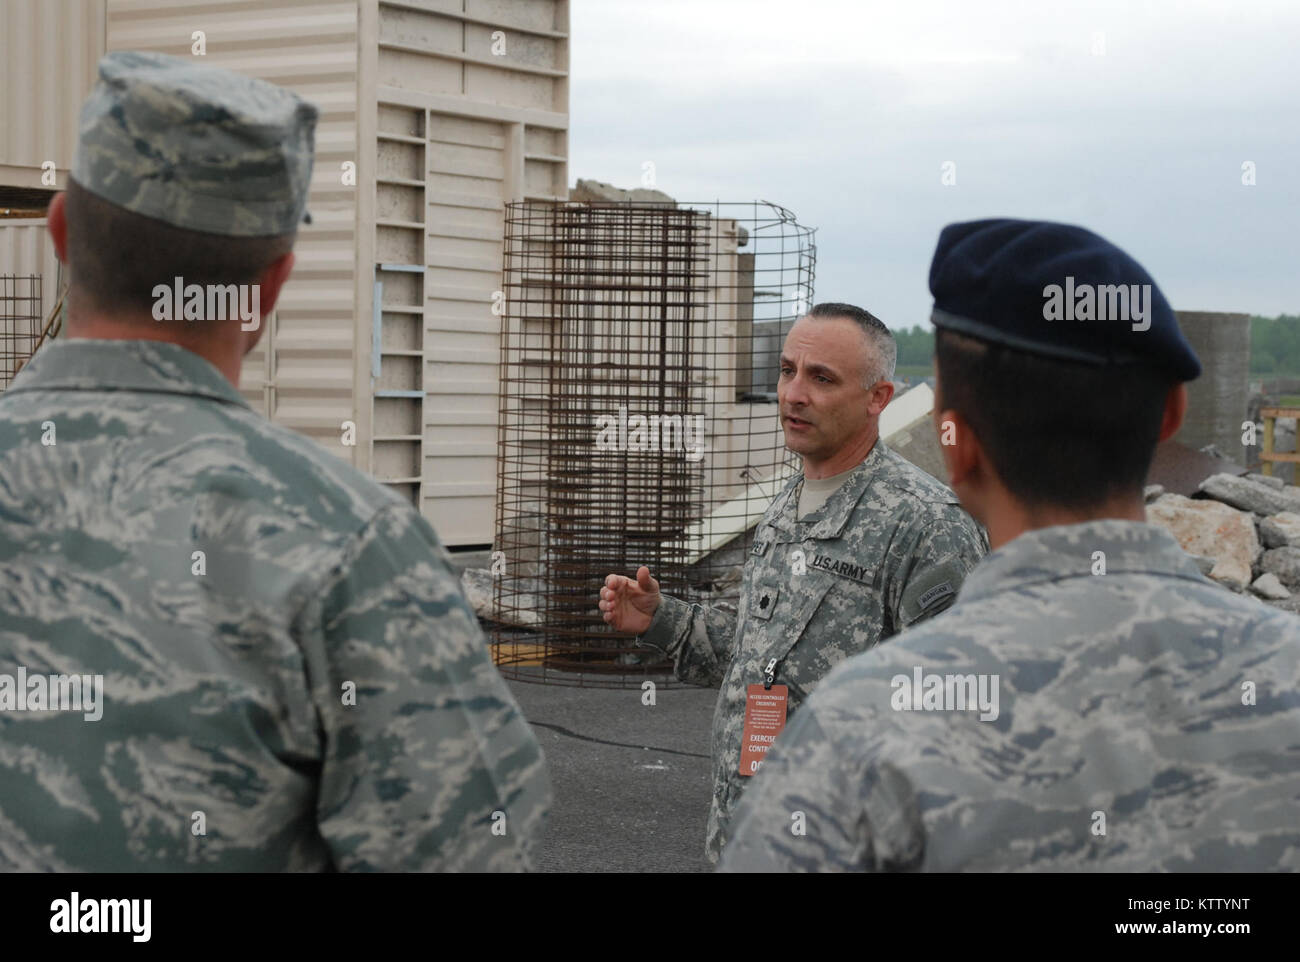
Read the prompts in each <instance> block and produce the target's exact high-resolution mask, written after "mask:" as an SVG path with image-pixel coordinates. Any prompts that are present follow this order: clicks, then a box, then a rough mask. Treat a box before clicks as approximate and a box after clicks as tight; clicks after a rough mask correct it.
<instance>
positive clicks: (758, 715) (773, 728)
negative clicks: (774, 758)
mask: <svg viewBox="0 0 1300 962" xmlns="http://www.w3.org/2000/svg"><path fill="white" fill-rule="evenodd" d="M789 694H790V690H789V689H788V688H786V686H785V685H773V686H772V687H771V688H764V687H763V686H762V685H750V686H749V688H748V689H747V690H746V693H745V730H744V732H742V733H741V736H740V774H742V775H747V776H748V775H753V774H755V773H756V772H757V771H758V766H759V765H761V764H763V759H764V758H765V757H766V756H767V750H768V749H769V748H771V747H772V743H773V742H774V741H776V736H777V735H779V734H781V729H782V728H784V727H785V709H786V705H787V704H788V703H789Z"/></svg>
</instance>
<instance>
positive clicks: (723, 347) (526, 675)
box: [491, 201, 816, 687]
mask: <svg viewBox="0 0 1300 962" xmlns="http://www.w3.org/2000/svg"><path fill="white" fill-rule="evenodd" d="M815 260H816V249H815V246H814V231H813V230H812V229H810V228H807V227H804V226H802V225H800V224H799V223H798V222H797V221H796V220H795V219H794V217H793V215H791V213H790V212H789V211H787V210H785V209H784V208H781V207H779V206H777V205H775V204H771V203H768V202H766V201H754V202H748V203H724V202H720V201H717V202H712V203H706V204H684V203H676V204H671V203H670V204H648V203H635V202H624V203H575V202H541V201H525V202H519V203H512V204H509V205H507V208H506V231H505V269H504V285H503V286H504V290H503V292H502V293H503V294H504V300H503V302H502V326H501V394H500V398H501V407H500V417H499V421H498V430H499V445H500V446H499V468H498V483H497V502H496V504H497V524H496V541H495V543H494V545H493V549H494V550H493V554H492V569H491V576H492V587H493V591H492V595H493V604H494V612H493V615H494V628H493V631H492V643H493V653H494V658H495V660H496V662H497V665H498V667H499V668H500V670H501V671H502V673H503V674H505V675H507V676H508V677H512V678H519V679H523V680H531V681H542V682H550V683H560V684H577V685H595V686H603V687H622V686H625V685H640V684H641V683H642V682H643V680H644V679H645V678H646V677H647V676H651V675H665V676H666V673H667V672H669V671H670V670H671V665H670V664H668V662H667V661H666V660H665V657H664V655H663V654H662V653H661V652H655V651H654V650H653V649H648V648H644V647H637V646H636V645H635V644H634V639H633V637H632V636H630V635H627V634H623V633H618V632H615V631H614V630H613V629H612V628H611V627H610V626H609V625H607V624H605V622H604V621H603V619H602V617H601V614H600V612H599V610H598V608H597V602H598V600H599V591H600V588H601V586H602V585H603V584H604V580H605V577H606V575H608V574H610V573H619V574H627V575H631V576H634V575H635V572H636V569H637V567H638V566H639V565H642V564H644V565H648V566H649V568H650V571H651V574H653V575H654V576H655V577H656V578H657V579H658V580H659V583H660V587H661V590H662V591H663V592H664V593H666V594H670V595H673V596H675V597H678V598H681V599H683V600H685V601H688V602H699V603H709V604H717V603H726V602H733V603H734V601H735V599H736V596H737V594H738V592H739V581H740V571H741V567H742V566H743V564H744V560H745V555H746V552H747V550H748V548H747V545H748V542H747V537H750V538H752V531H751V529H752V528H753V526H754V525H755V524H756V523H757V521H758V519H759V518H760V517H761V516H762V514H763V512H764V510H766V508H767V506H768V504H769V503H770V502H771V500H772V498H773V497H774V496H775V494H776V493H777V492H778V491H779V490H780V488H781V486H782V485H783V484H784V483H785V482H786V481H788V480H789V478H790V477H791V475H792V474H793V473H794V472H795V471H796V470H797V459H796V458H795V457H794V455H793V454H791V453H790V452H788V451H787V450H786V449H785V446H784V440H783V435H782V431H781V426H780V419H779V417H778V412H777V404H776V379H777V375H778V370H777V368H778V358H779V353H780V349H781V344H782V341H783V340H784V337H785V334H786V332H787V331H788V330H789V328H790V326H791V325H792V324H793V322H794V321H795V319H797V318H798V317H799V316H800V315H801V314H802V313H804V312H806V311H807V309H808V307H809V305H810V304H811V303H812V293H813V277H814V267H815ZM661 683H664V684H667V683H670V679H669V678H667V677H664V678H663V679H662V681H661Z"/></svg>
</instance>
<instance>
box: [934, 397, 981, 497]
mask: <svg viewBox="0 0 1300 962" xmlns="http://www.w3.org/2000/svg"><path fill="white" fill-rule="evenodd" d="M934 425H935V430H936V431H938V433H939V453H940V454H942V455H943V463H944V467H946V468H947V469H948V486H949V487H950V488H952V489H953V490H954V491H956V490H957V486H958V485H959V484H962V483H963V482H965V481H967V480H968V479H970V478H971V477H972V476H973V475H974V474H975V472H976V470H977V469H978V468H979V466H980V463H981V462H982V461H983V459H984V451H983V449H982V448H981V447H980V443H979V439H978V438H976V437H975V432H973V431H972V430H971V429H970V425H969V424H967V423H966V419H965V418H963V417H962V416H961V415H960V414H958V413H957V412H956V411H953V410H951V409H948V410H943V411H938V412H936V413H935V416H934Z"/></svg>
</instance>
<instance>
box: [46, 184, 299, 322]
mask: <svg viewBox="0 0 1300 962" xmlns="http://www.w3.org/2000/svg"><path fill="white" fill-rule="evenodd" d="M64 210H65V212H66V217H67V222H68V245H67V256H68V278H69V288H70V290H69V293H70V296H71V298H72V301H73V303H74V304H76V305H77V306H78V307H79V308H80V307H85V308H89V309H92V310H97V311H102V312H104V313H106V314H110V315H126V314H136V313H140V312H150V311H151V310H152V307H153V303H154V300H155V298H154V295H153V289H154V287H155V286H156V285H158V284H169V285H170V284H171V283H172V279H173V278H175V277H181V278H184V281H185V283H186V284H201V285H210V284H223V285H224V284H252V283H254V282H255V281H256V280H257V278H258V276H259V275H260V274H261V273H262V271H264V270H266V268H267V267H269V266H270V265H271V264H272V263H273V262H274V261H275V260H276V259H277V258H279V257H281V256H283V255H284V254H287V253H288V252H289V251H291V250H292V249H293V242H294V239H295V237H296V235H295V234H281V235H278V236H274V237H223V236H220V235H217V234H204V233H200V232H198V231H192V230H185V229H183V228H180V227H173V226H172V225H171V224H168V223H165V222H163V221H160V220H155V219H154V218H152V217H145V216H144V215H142V214H136V213H134V212H132V211H129V210H126V209H125V208H122V207H119V206H117V205H116V204H113V203H110V202H109V201H106V200H104V199H103V198H102V197H99V196H97V195H95V194H92V193H91V192H90V191H88V190H86V189H85V188H84V187H82V186H81V185H80V184H78V183H77V182H76V181H74V180H71V179H70V180H69V181H68V190H67V197H66V199H65V201H64Z"/></svg>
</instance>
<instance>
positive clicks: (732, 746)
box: [599, 304, 988, 861]
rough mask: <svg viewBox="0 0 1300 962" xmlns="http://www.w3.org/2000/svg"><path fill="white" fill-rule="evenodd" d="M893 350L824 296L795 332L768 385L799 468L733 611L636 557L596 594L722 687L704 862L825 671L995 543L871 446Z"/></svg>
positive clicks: (924, 479) (922, 606)
mask: <svg viewBox="0 0 1300 962" xmlns="http://www.w3.org/2000/svg"><path fill="white" fill-rule="evenodd" d="M896 353H897V351H896V346H895V344H894V339H893V336H892V335H891V334H890V333H889V329H888V328H886V327H885V326H884V325H883V324H882V323H881V322H880V321H879V320H877V319H876V318H875V317H873V316H872V315H871V314H869V313H867V312H866V311H864V310H862V309H860V308H857V307H853V306H852V305H848V304H818V305H816V306H815V307H814V308H813V309H812V311H811V312H809V315H808V316H807V317H803V318H800V319H799V320H798V321H797V322H796V323H795V325H794V327H793V328H792V329H791V331H790V334H789V336H788V337H787V338H786V342H785V345H784V348H783V350H782V354H781V359H780V364H781V375H780V380H779V382H778V392H777V393H778V400H779V404H780V415H781V423H782V427H783V429H784V432H785V440H786V445H787V446H788V447H789V448H790V449H791V450H793V451H795V452H796V453H798V454H800V455H801V456H802V458H803V473H802V474H801V475H799V476H797V477H795V478H793V479H792V480H791V481H790V483H789V484H787V485H786V486H785V488H784V489H783V490H782V491H781V492H780V493H779V494H778V495H777V497H776V498H775V500H773V502H772V504H771V506H770V507H769V508H768V510H767V512H766V513H765V514H764V516H763V518H762V520H761V521H760V522H759V524H758V527H757V529H756V531H755V535H754V542H753V547H752V549H751V554H750V557H749V558H748V560H747V563H746V564H745V570H744V574H743V577H742V581H741V591H740V598H739V611H738V613H737V612H732V611H726V610H723V609H722V608H721V607H716V606H715V607H709V608H705V607H702V606H699V605H688V604H686V603H684V602H682V601H679V600H677V599H675V598H670V597H668V596H665V595H661V594H660V593H659V585H658V583H657V582H656V581H655V579H654V578H653V577H651V574H650V571H649V569H648V568H646V567H644V566H643V567H642V568H640V569H639V570H638V571H637V574H636V578H635V579H633V578H628V577H625V576H622V575H613V574H612V575H610V576H609V577H608V578H606V582H605V587H604V588H602V589H601V592H600V597H601V600H600V602H599V607H600V609H601V611H602V613H603V617H604V619H605V621H606V622H608V623H610V624H612V625H613V626H614V627H616V628H618V629H619V630H623V631H634V632H638V633H640V636H641V637H640V643H641V644H643V645H646V646H651V647H657V648H659V649H661V650H663V651H664V652H665V653H667V654H668V655H669V656H671V657H672V658H673V661H674V668H675V672H676V674H677V677H679V678H681V679H682V680H684V681H688V682H693V683H695V684H699V685H708V686H714V687H717V686H720V687H721V691H720V692H719V695H718V702H717V707H716V709H715V710H714V716H713V752H712V754H713V801H712V805H711V807H710V810H709V818H708V829H707V840H706V856H707V857H708V858H709V859H710V861H717V858H718V853H719V852H720V850H721V848H722V845H723V844H724V842H725V840H726V837H727V823H728V818H729V816H730V814H731V812H732V810H733V809H734V807H735V805H736V801H737V799H738V798H739V797H740V794H741V792H742V790H743V789H744V787H745V785H746V783H747V782H748V781H749V780H750V778H751V777H752V776H753V774H754V773H755V772H756V771H757V770H758V767H759V765H760V764H761V763H762V761H763V757H764V753H765V752H766V750H767V748H768V746H769V745H770V744H771V743H772V739H773V738H774V737H775V735H776V733H777V732H779V731H780V728H781V725H783V724H784V723H785V720H786V719H787V718H788V717H790V716H791V715H794V714H795V712H796V711H798V710H799V706H800V705H801V704H803V702H804V701H805V699H807V698H808V696H809V695H810V694H811V693H812V692H813V690H814V689H815V688H816V687H817V685H818V684H819V682H820V681H821V680H822V678H823V677H824V676H825V675H826V674H827V673H829V672H830V670H831V669H832V668H834V667H835V666H836V665H837V664H839V663H840V662H842V661H844V660H845V659H846V658H848V657H849V656H850V655H854V654H857V653H859V652H863V651H866V650H868V649H870V648H873V647H875V646H876V645H877V644H879V643H880V642H881V641H883V640H885V639H888V638H890V637H892V636H893V635H895V634H897V633H898V632H899V631H902V630H903V629H904V628H907V627H908V626H910V625H913V624H916V623H918V622H921V621H924V620H925V619H927V618H930V617H932V616H933V615H935V614H937V613H939V612H941V611H943V610H944V609H945V608H947V607H948V606H949V605H951V604H952V602H953V600H954V599H955V598H956V596H957V590H958V589H959V588H960V586H961V583H962V580H963V579H964V578H965V577H966V573H967V572H968V571H970V569H971V568H973V567H974V566H975V564H976V562H978V561H979V559H980V558H981V557H982V556H983V554H984V553H985V551H987V550H988V541H987V538H986V536H985V534H984V532H983V530H982V529H981V528H980V527H979V525H977V524H976V523H975V522H974V521H973V520H972V519H971V517H970V516H969V515H968V514H966V512H965V511H963V510H962V509H961V507H960V506H959V505H958V503H957V499H956V497H955V496H954V495H953V493H952V491H950V490H949V489H948V488H946V487H945V486H944V485H943V484H941V483H940V482H938V481H936V480H935V479H934V478H932V477H930V476H929V475H928V474H926V473H924V472H923V471H921V470H920V469H919V468H917V467H915V466H913V465H912V464H911V463H909V462H908V461H906V460H904V459H903V458H902V457H900V456H899V455H898V454H896V453H894V452H893V451H891V450H889V448H888V447H886V446H885V444H884V442H883V441H882V440H880V437H879V419H880V412H881V411H882V410H884V408H885V406H886V405H887V404H888V403H889V401H890V399H891V398H892V396H893V391H894V388H893V384H892V382H891V378H892V377H893V373H894V359H895V356H896Z"/></svg>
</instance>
